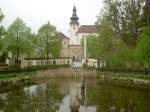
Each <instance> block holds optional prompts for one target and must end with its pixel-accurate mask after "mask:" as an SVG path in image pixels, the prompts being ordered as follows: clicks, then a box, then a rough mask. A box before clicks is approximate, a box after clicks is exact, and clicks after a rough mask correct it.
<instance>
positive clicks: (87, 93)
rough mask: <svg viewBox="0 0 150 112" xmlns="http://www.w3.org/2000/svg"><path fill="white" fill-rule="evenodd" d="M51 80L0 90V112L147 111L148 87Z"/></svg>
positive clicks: (148, 105)
mask: <svg viewBox="0 0 150 112" xmlns="http://www.w3.org/2000/svg"><path fill="white" fill-rule="evenodd" d="M98 82H99V81H98V80H86V81H81V80H71V79H64V80H63V79H57V80H56V79H51V80H47V81H43V82H41V83H38V84H36V85H30V86H26V87H20V86H16V87H15V88H13V90H10V91H9V92H4V93H0V112H150V90H144V89H137V88H136V89H135V88H127V87H119V86H116V85H110V84H102V83H98Z"/></svg>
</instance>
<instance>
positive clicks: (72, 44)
mask: <svg viewBox="0 0 150 112" xmlns="http://www.w3.org/2000/svg"><path fill="white" fill-rule="evenodd" d="M70 20H71V21H70V28H69V38H68V40H67V38H65V40H64V41H65V42H62V44H63V47H64V48H63V50H62V52H61V57H67V56H69V57H70V58H72V59H73V61H82V59H85V58H86V57H87V56H86V54H87V53H86V37H87V36H88V35H97V33H96V26H95V25H80V24H79V22H78V20H79V17H78V16H77V9H76V7H75V6H74V7H73V14H72V17H71V18H70ZM81 41H84V47H83V45H81ZM65 43H66V44H68V45H67V46H68V48H67V47H66V45H65ZM67 49H68V51H66V50H67ZM65 51H66V52H65Z"/></svg>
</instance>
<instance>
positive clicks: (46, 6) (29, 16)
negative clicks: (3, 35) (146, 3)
mask: <svg viewBox="0 0 150 112" xmlns="http://www.w3.org/2000/svg"><path fill="white" fill-rule="evenodd" d="M74 4H75V5H76V7H77V15H78V17H79V22H80V24H81V25H82V24H94V22H95V21H96V16H97V15H98V14H99V13H100V10H101V8H102V6H103V0H0V8H1V9H2V11H3V13H4V15H5V18H4V21H3V24H4V25H5V26H6V27H7V26H8V25H10V24H11V23H12V22H13V21H14V20H15V19H16V17H20V18H21V19H23V21H24V22H25V23H26V24H27V25H28V26H30V27H31V28H32V30H33V31H34V32H36V31H37V30H38V28H39V27H40V26H41V25H42V24H44V23H46V22H47V21H49V22H50V23H51V24H53V25H55V26H56V27H57V30H58V31H61V32H63V33H65V34H66V35H67V31H68V29H69V22H70V17H71V15H72V9H73V6H74Z"/></svg>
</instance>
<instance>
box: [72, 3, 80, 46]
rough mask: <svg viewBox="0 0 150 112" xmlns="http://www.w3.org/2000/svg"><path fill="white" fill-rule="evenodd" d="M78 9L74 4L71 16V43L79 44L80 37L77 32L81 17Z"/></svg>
mask: <svg viewBox="0 0 150 112" xmlns="http://www.w3.org/2000/svg"><path fill="white" fill-rule="evenodd" d="M76 12H77V9H76V7H75V6H74V7H73V14H72V17H71V18H70V20H71V22H70V44H72V45H78V44H79V39H78V37H77V32H78V29H79V22H78V20H79V18H78V16H77V14H76Z"/></svg>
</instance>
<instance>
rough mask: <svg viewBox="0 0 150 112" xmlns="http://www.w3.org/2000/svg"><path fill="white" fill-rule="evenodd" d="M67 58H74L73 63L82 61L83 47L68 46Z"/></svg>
mask: <svg viewBox="0 0 150 112" xmlns="http://www.w3.org/2000/svg"><path fill="white" fill-rule="evenodd" d="M69 57H70V58H72V59H73V58H75V61H81V60H82V59H83V47H82V46H81V45H69Z"/></svg>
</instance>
